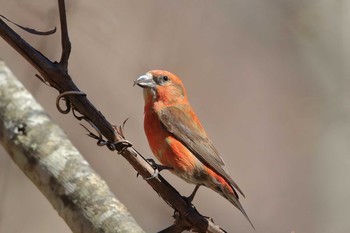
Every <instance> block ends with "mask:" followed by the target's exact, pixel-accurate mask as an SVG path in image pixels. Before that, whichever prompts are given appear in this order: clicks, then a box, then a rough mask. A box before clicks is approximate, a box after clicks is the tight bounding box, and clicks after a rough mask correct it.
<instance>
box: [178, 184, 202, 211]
mask: <svg viewBox="0 0 350 233" xmlns="http://www.w3.org/2000/svg"><path fill="white" fill-rule="evenodd" d="M200 186H201V185H200V184H197V185H196V187H195V188H194V190H193V192H192V193H191V195H189V196H188V197H185V196H182V197H183V199H184V200H185V201H186V203H187V205H189V206H193V205H192V201H193V199H194V196H195V195H196V193H197V191H198V189H199V187H200Z"/></svg>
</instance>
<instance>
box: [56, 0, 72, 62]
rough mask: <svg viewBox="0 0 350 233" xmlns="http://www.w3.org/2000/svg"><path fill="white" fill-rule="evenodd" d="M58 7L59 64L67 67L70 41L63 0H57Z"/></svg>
mask: <svg viewBox="0 0 350 233" xmlns="http://www.w3.org/2000/svg"><path fill="white" fill-rule="evenodd" d="M58 8H59V12H60V22H61V42H62V56H61V60H60V64H61V65H62V66H63V67H64V68H65V69H67V68H68V59H69V55H70V52H71V43H70V41H69V36H68V26H67V17H66V10H65V9H66V6H65V1H64V0H58Z"/></svg>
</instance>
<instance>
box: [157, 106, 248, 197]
mask: <svg viewBox="0 0 350 233" xmlns="http://www.w3.org/2000/svg"><path fill="white" fill-rule="evenodd" d="M158 116H159V119H160V121H161V122H162V124H163V126H164V127H165V128H166V129H167V130H168V131H169V132H171V133H172V134H173V135H174V136H175V138H176V139H178V140H179V141H181V142H182V143H183V144H184V145H185V146H186V147H187V148H188V149H189V150H190V151H191V152H192V153H193V154H194V155H195V156H196V157H197V158H198V160H199V161H201V162H202V163H204V164H205V165H206V166H208V167H209V168H211V169H212V170H214V171H215V172H216V173H218V174H220V175H221V176H222V177H223V178H224V179H225V180H226V181H227V182H228V183H229V184H230V185H231V186H233V187H234V188H236V189H237V190H238V191H239V192H240V193H241V194H242V195H243V196H244V194H243V192H242V191H241V189H240V188H239V187H238V186H237V184H236V183H235V182H234V181H233V179H232V178H231V177H230V176H229V175H228V173H227V172H226V170H225V163H224V161H223V160H222V158H221V157H220V155H219V153H218V151H217V150H216V148H215V147H214V145H213V143H212V142H211V141H210V139H209V138H208V136H207V134H206V133H205V130H204V129H203V127H202V125H201V124H200V123H199V121H198V120H197V117H196V116H195V114H194V112H193V110H192V108H191V107H190V106H189V105H180V106H169V107H165V108H163V109H162V110H161V111H160V112H159V113H158ZM194 118H195V119H194Z"/></svg>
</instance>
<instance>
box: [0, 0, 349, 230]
mask: <svg viewBox="0 0 350 233" xmlns="http://www.w3.org/2000/svg"><path fill="white" fill-rule="evenodd" d="M67 8H68V22H69V31H70V36H71V42H72V45H73V49H72V54H71V58H70V64H69V68H70V74H71V76H72V77H73V79H74V80H75V82H76V83H77V84H78V86H79V87H80V88H81V89H82V90H83V91H84V92H86V93H87V94H88V97H89V98H90V99H91V100H92V102H93V103H94V104H95V105H96V106H97V107H98V108H99V109H100V110H101V111H102V112H103V113H104V114H105V116H106V117H107V119H109V120H110V121H111V122H113V123H114V124H121V123H122V122H123V121H124V120H125V119H126V118H127V117H130V119H129V121H128V123H127V125H126V134H127V138H128V139H129V140H130V141H131V142H133V143H134V145H135V147H136V148H137V149H138V150H139V151H140V152H141V153H142V154H144V155H145V156H146V157H151V156H152V155H151V152H150V149H149V147H148V144H147V141H146V138H145V136H144V132H143V96H142V90H141V89H140V88H138V87H135V88H133V87H132V83H133V80H134V79H135V78H137V77H138V76H139V75H141V74H144V73H145V72H146V71H148V70H150V69H166V70H169V71H172V72H174V73H176V74H178V75H179V76H180V77H181V78H182V79H183V81H184V83H185V86H186V88H187V91H188V94H189V98H190V101H191V103H192V105H193V107H194V108H195V110H196V112H197V114H198V115H199V117H200V119H201V121H202V123H203V124H204V126H205V128H206V129H207V131H208V133H209V135H210V136H211V139H212V140H213V142H214V144H215V145H216V147H217V148H218V150H219V151H220V152H221V155H222V156H223V157H224V159H225V161H226V163H227V167H228V170H229V171H230V173H231V175H232V176H233V177H234V179H235V180H236V181H237V183H238V184H239V185H240V187H241V188H242V189H243V191H244V192H245V194H246V196H247V198H246V199H242V203H243V206H244V207H245V209H246V211H247V213H248V215H249V216H250V218H251V219H252V221H253V223H254V224H255V226H256V229H257V232H263V233H265V232H266V233H281V232H292V231H294V232H296V233H302V232H304V233H305V232H306V233H310V232H317V233H329V232H339V233H343V232H344V233H345V232H350V221H349V219H350V185H349V177H350V142H349V140H350V103H349V100H350V78H349V74H350V72H349V56H350V53H349V51H350V49H349V44H348V41H349V39H350V33H349V32H350V31H349V23H350V13H349V12H350V2H349V1H346V0H343V1H341V0H339V1H327V0H317V1H316V0H308V1H295V0H293V1H292V0H259V1H245V0H228V1H204V0H196V1H185V0H182V1H170V0H166V1H165V0H147V1H136V0H133V1H130V0H125V1H112V0H109V1H92V0H85V1H67ZM0 14H3V15H5V16H7V17H8V18H10V19H12V20H13V21H15V22H17V23H19V24H21V25H24V26H29V27H32V28H36V29H38V30H49V29H52V28H53V27H54V26H59V23H58V11H57V1H49V0H37V1H26V0H12V1H6V0H0ZM13 28H15V27H13ZM15 30H16V31H18V32H19V33H20V34H21V35H22V36H23V37H24V38H25V39H27V40H28V41H30V43H32V44H33V45H34V46H35V47H36V48H37V49H38V50H40V51H41V52H43V53H44V54H45V55H47V56H48V57H50V58H51V59H52V60H59V58H60V52H61V51H60V35H59V33H56V34H55V35H53V36H48V37H40V36H34V35H30V34H28V33H25V32H23V31H21V30H20V29H17V28H15ZM0 57H1V58H2V59H4V60H5V62H6V63H7V65H8V66H9V67H10V68H11V69H12V71H13V72H14V73H15V75H16V76H17V77H18V78H19V79H20V80H21V81H22V82H23V83H24V84H25V86H26V87H27V88H28V89H29V90H30V91H31V92H32V93H33V95H34V96H35V97H36V98H37V100H38V101H39V102H40V103H41V104H42V105H43V106H44V108H45V109H46V110H47V111H48V113H49V114H50V115H51V117H52V118H53V119H54V120H55V121H56V122H57V123H58V124H59V125H61V126H62V128H63V129H64V130H65V131H66V133H67V134H68V136H69V138H70V139H71V140H72V141H73V143H74V144H75V145H76V147H78V148H79V150H80V151H81V152H82V153H83V155H84V156H85V158H86V159H87V160H88V161H89V162H90V164H91V166H92V167H93V168H94V169H95V170H96V171H97V172H98V173H99V174H100V175H101V176H102V177H103V178H104V179H105V180H106V181H107V183H108V184H109V186H110V187H111V189H112V191H113V192H114V193H115V194H116V196H117V197H118V198H119V199H120V200H121V201H122V202H123V203H124V204H125V205H126V206H127V207H128V209H129V210H130V212H131V213H132V214H133V215H134V217H135V218H136V220H137V221H138V223H139V224H140V225H141V226H142V227H143V228H144V229H145V230H146V231H147V232H156V231H157V230H161V229H163V228H165V227H167V226H169V225H170V224H171V223H172V218H171V215H172V209H170V208H169V207H168V206H167V205H166V204H165V203H164V202H163V201H162V200H161V199H160V198H159V197H158V195H157V194H156V193H155V192H154V191H153V190H152V189H151V188H150V187H149V186H148V185H147V184H146V183H145V182H144V181H142V180H141V178H136V173H135V171H134V170H133V169H132V168H131V166H130V165H129V164H128V163H127V162H126V161H125V160H124V159H123V158H122V157H120V156H117V155H116V153H110V152H109V151H108V150H107V149H106V148H99V147H97V146H96V145H95V142H94V141H92V140H91V139H89V138H88V137H86V136H84V135H85V131H84V129H83V128H82V127H80V126H79V124H78V122H77V121H76V120H75V119H73V117H72V116H71V115H69V116H65V115H62V114H59V113H58V111H57V110H56V108H55V104H54V102H55V97H56V96H57V92H56V91H55V90H53V89H52V88H48V87H47V86H45V85H44V84H43V83H41V82H40V81H39V80H37V79H36V78H35V77H34V75H35V74H36V71H35V70H34V69H33V68H32V67H31V66H30V65H29V64H28V63H27V62H26V61H25V60H24V59H23V58H22V57H20V56H19V55H18V54H17V53H16V52H15V51H14V50H13V49H12V48H10V47H9V45H7V44H6V43H5V42H4V41H3V40H2V39H0ZM162 174H164V176H165V177H166V178H168V180H169V181H170V182H171V183H172V184H173V185H174V186H175V187H176V188H177V189H178V190H179V191H180V192H181V193H182V194H183V195H188V194H190V192H191V191H192V188H193V186H192V185H189V184H187V183H185V182H184V181H182V180H180V179H179V178H177V177H174V176H173V175H171V174H170V173H169V172H167V171H165V172H163V173H162ZM194 203H195V205H196V206H197V208H198V209H199V211H200V212H201V213H203V214H205V215H208V216H211V217H213V218H214V220H215V221H216V223H218V224H219V225H221V226H223V227H224V228H225V229H226V230H228V232H240V233H245V232H254V231H253V229H252V228H251V227H250V225H249V223H248V222H247V221H246V220H245V219H244V217H243V216H242V214H240V213H239V211H238V210H237V209H235V208H234V207H233V206H232V205H231V204H230V203H229V202H228V201H226V200H224V199H223V198H222V197H220V196H219V195H218V194H216V193H215V192H213V191H211V190H208V189H205V188H201V189H200V191H199V193H198V195H197V197H196V198H195V201H194ZM0 232H1V233H12V232H13V233H17V232H26V233H32V232H33V233H34V232H35V233H36V232H70V230H69V228H68V227H67V226H66V225H65V223H64V221H63V220H62V219H61V218H60V217H59V216H58V215H57V213H56V212H55V210H54V209H53V208H52V207H51V205H50V204H49V203H48V201H47V200H46V199H45V198H44V197H43V195H42V194H41V193H40V192H39V191H38V190H37V189H36V188H35V186H34V185H33V184H32V183H31V182H30V181H29V180H28V179H27V178H26V177H25V176H24V175H23V173H22V172H21V171H20V170H19V169H18V168H17V167H16V165H15V164H14V163H13V162H12V161H11V159H10V158H9V156H8V155H7V154H6V152H5V151H4V150H2V148H0Z"/></svg>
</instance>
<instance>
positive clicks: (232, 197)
mask: <svg viewBox="0 0 350 233" xmlns="http://www.w3.org/2000/svg"><path fill="white" fill-rule="evenodd" d="M230 188H231V189H232V190H229V188H228V187H223V192H222V193H221V195H223V196H224V197H225V198H226V199H227V200H228V201H230V202H231V203H232V204H233V205H234V206H236V207H237V208H238V209H239V210H240V211H241V212H242V214H243V215H244V216H245V217H246V219H247V220H248V221H249V223H250V225H252V227H253V229H254V230H255V227H254V225H253V223H252V221H250V219H249V217H248V215H247V213H246V212H245V210H244V209H243V206H242V205H241V203H240V202H239V200H238V195H237V193H236V192H234V191H233V188H232V187H230Z"/></svg>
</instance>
